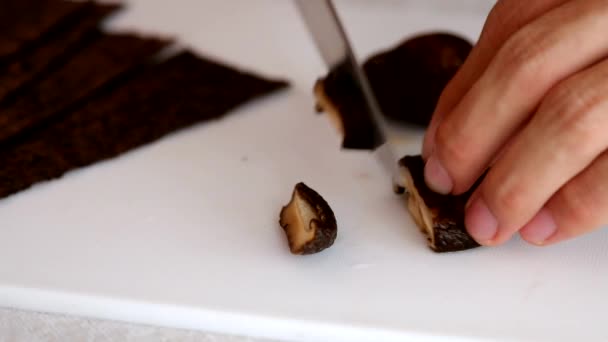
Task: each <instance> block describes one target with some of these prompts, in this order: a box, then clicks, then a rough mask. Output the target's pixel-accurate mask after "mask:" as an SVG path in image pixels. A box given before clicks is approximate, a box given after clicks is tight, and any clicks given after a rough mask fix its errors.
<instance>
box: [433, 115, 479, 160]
mask: <svg viewBox="0 0 608 342" xmlns="http://www.w3.org/2000/svg"><path fill="white" fill-rule="evenodd" d="M435 143H436V146H437V150H438V152H439V154H440V155H441V157H442V160H444V161H447V163H448V165H446V166H447V167H449V166H451V165H462V164H463V163H465V162H467V161H468V160H469V159H470V156H471V151H470V149H468V148H467V145H468V144H467V143H466V139H465V138H464V136H463V135H462V134H460V133H459V130H458V129H454V128H453V127H452V125H450V124H449V123H448V122H444V123H442V124H441V125H439V127H438V128H437V133H436V135H435Z"/></svg>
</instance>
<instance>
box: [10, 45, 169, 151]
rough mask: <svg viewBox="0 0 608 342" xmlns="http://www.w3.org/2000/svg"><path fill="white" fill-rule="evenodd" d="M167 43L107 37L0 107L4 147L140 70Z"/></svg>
mask: <svg viewBox="0 0 608 342" xmlns="http://www.w3.org/2000/svg"><path fill="white" fill-rule="evenodd" d="M166 45H167V42H166V41H164V40H161V39H156V38H142V37H140V36H137V35H133V34H105V35H102V36H101V38H99V39H98V40H97V41H95V43H93V44H92V45H91V46H89V47H87V48H85V49H84V50H82V51H81V52H80V53H79V54H77V55H76V56H74V58H72V59H71V60H70V61H69V62H68V63H66V64H65V65H63V66H62V67H61V68H60V69H58V70H57V71H55V72H53V73H51V74H50V75H49V76H48V77H46V78H45V79H43V80H42V81H41V82H39V83H37V84H35V85H32V86H31V87H29V88H27V89H26V90H25V91H23V92H21V93H20V94H19V97H18V98H17V99H16V100H15V101H9V102H5V103H4V106H2V107H0V143H3V142H6V141H7V140H8V139H12V138H15V136H17V135H18V134H23V133H25V132H27V130H28V129H32V128H34V127H36V126H38V125H41V124H45V123H47V121H48V120H50V119H51V118H52V117H53V116H54V115H56V114H58V113H60V112H61V111H62V110H66V108H68V107H69V106H70V105H74V104H75V103H78V101H81V100H84V99H85V98H86V97H87V96H88V95H91V94H92V93H93V92H94V91H96V90H98V89H100V88H101V87H102V86H104V85H107V84H109V83H110V82H111V81H112V80H115V79H117V78H118V77H120V76H121V75H124V74H125V73H127V72H128V71H129V70H132V69H134V68H137V67H138V66H140V65H141V64H142V63H144V62H145V60H146V58H149V57H151V56H153V55H154V54H155V53H156V52H158V51H160V49H161V48H163V47H165V46H166Z"/></svg>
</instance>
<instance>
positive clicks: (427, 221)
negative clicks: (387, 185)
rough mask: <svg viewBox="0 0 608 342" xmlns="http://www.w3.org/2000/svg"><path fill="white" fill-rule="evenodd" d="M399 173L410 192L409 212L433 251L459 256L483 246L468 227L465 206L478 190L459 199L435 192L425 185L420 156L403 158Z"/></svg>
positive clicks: (400, 162)
mask: <svg viewBox="0 0 608 342" xmlns="http://www.w3.org/2000/svg"><path fill="white" fill-rule="evenodd" d="M399 169H400V173H401V177H402V178H403V179H402V182H403V184H404V185H405V189H406V192H407V194H406V196H407V208H408V210H409V212H410V214H411V215H412V217H413V219H414V222H415V223H416V225H417V226H418V227H419V228H420V230H421V231H422V232H423V233H424V234H425V235H426V236H427V240H428V246H429V247H430V248H431V249H432V250H433V251H435V252H438V253H442V252H455V251H462V250H466V249H471V248H475V247H479V246H480V245H479V244H478V243H477V242H476V241H475V240H473V238H472V237H471V236H470V235H469V234H468V232H467V230H466V228H465V224H464V209H465V205H466V203H467V200H468V199H469V197H470V195H471V193H472V191H473V190H474V188H473V189H471V190H469V192H467V193H465V194H462V195H458V196H456V195H441V194H438V193H436V192H433V191H432V190H431V189H429V188H428V186H427V185H426V182H425V181H424V161H423V159H422V157H421V156H419V155H418V156H405V157H403V158H402V159H401V160H399ZM398 188H399V187H396V188H395V189H398Z"/></svg>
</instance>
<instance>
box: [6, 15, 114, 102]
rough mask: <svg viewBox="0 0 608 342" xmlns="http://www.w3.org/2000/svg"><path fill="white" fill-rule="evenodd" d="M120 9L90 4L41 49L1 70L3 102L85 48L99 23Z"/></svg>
mask: <svg viewBox="0 0 608 342" xmlns="http://www.w3.org/2000/svg"><path fill="white" fill-rule="evenodd" d="M120 8H121V6H119V5H115V4H96V3H89V5H88V6H87V7H86V8H85V9H84V10H83V11H82V12H81V13H79V15H78V16H73V17H74V18H72V20H66V21H65V23H64V24H63V25H61V27H60V28H59V29H58V30H56V31H55V32H54V33H53V34H52V35H51V36H50V37H48V38H47V39H46V40H45V41H44V42H41V43H40V45H39V46H37V47H35V48H33V49H32V50H31V51H29V52H28V53H27V54H23V55H22V56H20V58H18V59H16V60H15V61H13V62H11V63H8V65H6V66H5V67H4V68H1V69H0V102H1V101H2V100H3V99H5V98H6V97H7V96H8V95H9V94H11V93H13V92H15V91H17V90H18V89H19V88H21V87H23V86H24V85H25V84H27V83H28V82H31V81H33V80H35V79H36V78H37V77H40V75H41V74H42V73H44V72H49V71H50V70H49V69H52V68H53V66H54V65H58V64H59V65H60V63H61V62H62V61H63V60H66V59H67V58H69V57H70V56H72V55H73V53H74V52H75V51H77V50H78V49H79V48H80V47H82V46H83V45H84V43H85V41H86V40H87V39H94V37H89V36H90V35H93V33H94V32H96V28H97V27H98V25H99V24H100V22H101V21H102V20H103V19H105V18H106V17H108V16H109V15H111V14H113V13H114V12H116V11H118V10H119V9H120Z"/></svg>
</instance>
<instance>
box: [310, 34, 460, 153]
mask: <svg viewBox="0 0 608 342" xmlns="http://www.w3.org/2000/svg"><path fill="white" fill-rule="evenodd" d="M471 49H472V45H471V43H469V42H468V41H467V40H466V39H464V38H462V37H459V36H456V35H454V34H451V33H445V32H434V33H426V34H421V35H418V36H414V37H412V38H409V39H406V40H404V41H403V42H401V43H400V44H398V45H397V46H395V47H392V48H390V49H388V50H386V51H382V52H379V53H377V54H375V55H373V56H371V57H370V58H368V59H367V61H366V62H365V63H364V64H363V70H364V72H365V74H366V75H367V78H368V79H369V83H370V86H371V88H372V90H373V92H374V95H375V96H376V99H377V100H378V105H379V106H380V109H381V110H382V113H383V114H384V115H385V116H386V117H389V118H391V119H393V120H395V121H397V122H401V123H407V124H412V125H416V126H422V127H426V125H428V123H429V122H430V120H431V116H432V114H433V111H434V110H435V105H436V103H437V101H438V99H439V96H440V95H441V92H442V91H443V89H444V88H445V86H446V85H447V83H448V82H449V81H450V80H451V79H452V77H453V76H454V75H455V74H456V72H457V71H458V69H459V68H460V66H461V65H462V64H463V63H464V61H465V59H466V58H467V56H468V54H469V52H470V50H471ZM313 92H314V95H315V98H316V100H317V103H316V104H317V106H316V109H317V111H318V112H326V113H328V114H329V117H330V118H331V120H332V122H333V124H334V126H335V127H336V128H337V129H338V131H339V132H340V133H341V134H342V135H343V140H342V147H343V148H347V149H366V150H369V149H373V148H375V147H376V146H374V142H375V140H374V132H373V127H374V125H373V122H372V120H371V115H370V114H369V113H368V111H367V105H366V103H365V101H364V99H363V97H362V96H361V90H360V89H359V88H358V87H357V83H356V82H355V81H354V80H353V79H352V78H351V75H350V74H349V73H348V72H346V71H345V70H344V65H343V64H338V65H337V66H335V67H334V68H333V69H332V70H330V71H329V72H328V73H327V75H325V77H322V78H320V79H318V80H317V81H316V82H315V85H314V89H313Z"/></svg>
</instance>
